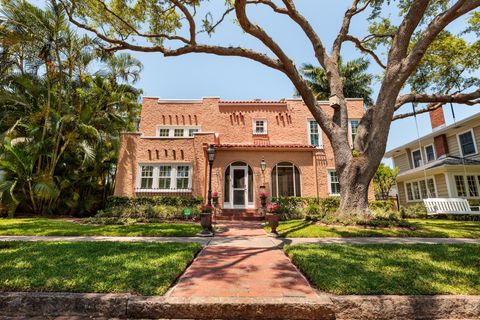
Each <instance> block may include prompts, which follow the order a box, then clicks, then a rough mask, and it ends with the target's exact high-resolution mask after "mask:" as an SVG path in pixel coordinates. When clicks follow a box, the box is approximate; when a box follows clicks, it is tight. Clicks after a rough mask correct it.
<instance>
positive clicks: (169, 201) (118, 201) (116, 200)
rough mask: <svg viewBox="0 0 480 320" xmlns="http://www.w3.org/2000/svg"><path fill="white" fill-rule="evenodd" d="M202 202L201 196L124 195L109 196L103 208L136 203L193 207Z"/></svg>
mask: <svg viewBox="0 0 480 320" xmlns="http://www.w3.org/2000/svg"><path fill="white" fill-rule="evenodd" d="M202 203H203V198H202V197H181V196H155V197H124V196H111V197H108V198H107V201H106V204H105V208H106V209H109V208H112V207H119V206H121V207H127V206H137V205H152V206H155V205H166V206H176V207H184V208H185V207H187V208H190V207H195V206H198V205H201V204H202Z"/></svg>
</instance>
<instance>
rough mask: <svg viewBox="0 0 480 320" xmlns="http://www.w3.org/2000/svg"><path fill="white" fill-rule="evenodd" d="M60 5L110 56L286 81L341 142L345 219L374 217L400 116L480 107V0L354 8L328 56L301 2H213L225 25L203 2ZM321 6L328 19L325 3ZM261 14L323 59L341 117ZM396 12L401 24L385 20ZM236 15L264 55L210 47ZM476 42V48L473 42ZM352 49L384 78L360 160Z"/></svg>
mask: <svg viewBox="0 0 480 320" xmlns="http://www.w3.org/2000/svg"><path fill="white" fill-rule="evenodd" d="M58 1H60V2H61V3H62V4H63V5H64V6H65V7H66V8H67V11H68V14H69V17H70V20H71V22H73V23H74V24H75V25H77V26H78V27H81V28H83V29H86V30H88V31H90V32H92V33H94V34H96V36H97V37H98V38H99V39H101V40H103V41H104V42H105V43H106V44H107V45H106V47H107V48H106V49H107V50H112V51H117V50H134V51H142V52H159V53H162V54H163V55H164V56H165V57H172V56H180V55H185V54H189V53H207V54H213V55H219V56H238V57H243V58H247V59H250V60H254V61H257V62H259V63H261V64H263V65H265V66H267V67H269V68H272V69H275V70H277V71H278V72H281V73H283V74H284V75H286V76H287V77H288V79H289V80H290V81H291V82H292V84H293V85H294V87H295V89H296V91H297V92H298V94H299V95H300V96H301V97H302V99H303V100H304V102H305V104H306V105H307V107H308V108H309V110H310V111H311V113H312V114H313V116H314V118H315V119H316V120H317V121H318V123H319V124H320V126H321V128H322V130H323V131H324V133H325V134H326V135H327V137H328V138H329V139H330V141H331V142H332V145H333V151H334V155H335V165H336V169H337V173H338V175H339V179H340V185H341V206H340V212H342V213H344V214H358V213H362V212H365V211H366V210H368V206H367V194H368V186H369V184H370V181H371V179H372V177H373V175H374V174H375V171H376V169H377V167H378V165H379V164H380V161H381V160H382V157H383V154H384V152H385V147H386V142H387V136H388V132H389V129H390V124H391V122H392V121H393V120H395V119H398V118H402V117H405V116H408V115H410V114H408V113H407V114H406V115H402V114H398V112H397V113H396V111H397V110H399V109H400V108H402V106H404V105H405V104H407V103H410V102H415V103H424V104H425V105H424V107H423V109H422V110H419V111H418V112H419V113H421V112H427V111H428V110H431V109H434V108H438V107H440V106H441V105H442V104H444V103H449V102H454V103H460V104H475V103H477V102H479V98H480V89H479V86H478V79H477V78H476V77H475V74H474V70H475V69H476V68H477V67H478V61H479V60H480V59H479V57H478V55H479V54H478V52H479V50H478V49H479V45H478V41H476V40H475V39H477V38H478V35H479V32H480V13H479V11H478V8H479V6H480V0H398V1H391V0H353V1H352V2H351V5H350V7H349V8H348V10H346V12H345V14H344V16H343V17H342V21H341V23H340V24H341V26H340V29H339V31H338V33H337V34H336V37H335V40H334V41H333V44H332V46H331V48H329V49H327V47H326V45H325V43H324V42H323V41H322V39H321V38H320V36H319V35H318V33H317V32H316V30H315V29H314V28H313V26H312V24H311V23H310V21H309V20H308V19H307V18H306V17H305V16H304V15H303V14H302V12H300V11H299V10H298V9H297V7H296V5H295V3H294V1H293V0H230V1H214V2H213V3H212V2H210V3H209V5H210V6H211V5H214V6H216V7H221V8H218V10H217V9H216V10H215V12H218V11H219V10H220V9H221V10H222V13H221V14H220V15H219V16H218V17H213V16H212V14H211V13H207V14H205V9H204V8H205V5H206V2H207V1H201V0H128V1H127V0H58ZM317 2H318V10H319V11H320V10H322V8H321V7H322V6H324V5H325V4H324V2H323V1H317ZM253 6H262V7H265V8H267V9H269V10H271V13H272V15H279V16H282V17H284V18H285V19H287V20H286V21H288V22H290V23H291V24H293V25H296V26H297V27H298V28H299V29H300V30H301V31H302V32H303V34H304V36H305V38H306V39H307V40H308V42H309V45H307V46H306V47H305V50H311V51H312V52H313V53H314V56H315V57H316V60H317V61H318V64H319V65H320V66H321V67H322V68H323V69H324V70H325V73H326V76H327V80H328V85H329V88H330V92H331V94H332V95H335V96H336V97H337V98H338V101H337V103H335V104H333V103H332V107H333V108H334V112H333V116H329V115H328V114H327V113H326V112H325V111H324V110H322V109H321V108H319V107H318V104H317V100H316V96H315V94H314V92H313V91H312V89H311V87H310V86H309V85H308V82H307V81H306V80H305V79H304V78H303V77H302V74H301V72H300V70H299V67H298V66H297V65H296V64H295V63H294V61H292V59H291V57H290V56H289V55H288V54H287V52H286V51H285V50H284V48H283V47H282V46H281V45H280V44H279V42H278V41H277V40H275V39H274V38H273V37H272V35H271V34H269V33H268V32H267V31H266V29H265V28H264V27H262V26H260V25H259V24H257V23H255V22H254V21H252V17H251V14H250V15H249V13H251V11H249V9H250V8H251V7H253ZM387 7H388V8H387ZM386 9H388V10H386ZM392 10H395V11H396V12H397V13H398V19H397V18H395V19H392V20H390V19H389V18H388V17H387V16H384V12H391V11H392ZM207 11H208V9H207ZM200 12H203V14H200ZM229 15H235V18H236V22H237V25H238V26H239V28H241V30H242V31H243V32H244V33H245V34H246V35H248V36H251V37H253V38H256V39H258V40H259V41H260V42H261V43H262V44H263V45H264V47H265V51H264V52H263V51H256V50H253V49H249V48H244V47H241V46H222V45H220V44H219V45H212V44H210V43H211V42H212V41H202V40H205V37H202V36H201V34H202V33H205V34H208V35H211V34H212V33H213V32H214V31H215V30H217V29H218V28H221V27H222V26H223V25H224V24H225V23H228V19H227V17H228V16H229ZM355 18H357V19H368V21H369V23H370V28H369V30H368V32H366V34H364V35H358V34H355V32H353V31H352V30H351V28H350V26H351V23H352V20H353V19H355ZM456 20H459V21H462V22H463V24H464V25H465V28H464V29H465V30H463V31H464V32H462V33H458V34H453V33H451V32H449V25H450V24H452V22H454V21H456ZM472 35H473V36H474V40H473V41H472V40H470V41H467V39H471V38H472ZM346 42H350V43H352V44H353V45H354V46H355V47H356V48H357V49H358V51H359V55H365V56H367V57H368V58H370V59H371V60H372V61H374V62H375V63H376V64H378V65H379V66H380V69H381V70H382V71H381V72H380V73H379V74H378V77H379V79H380V87H379V91H378V94H377V96H376V97H375V98H374V99H373V104H372V105H370V106H369V107H368V109H367V111H366V113H365V115H364V116H363V118H362V119H361V121H360V125H359V127H358V131H357V135H356V139H355V142H354V152H352V148H351V146H350V143H349V139H348V110H347V105H346V102H345V95H344V84H343V82H342V77H341V74H340V72H339V66H340V56H341V52H342V48H343V47H344V44H345V43H346ZM406 90H408V91H406Z"/></svg>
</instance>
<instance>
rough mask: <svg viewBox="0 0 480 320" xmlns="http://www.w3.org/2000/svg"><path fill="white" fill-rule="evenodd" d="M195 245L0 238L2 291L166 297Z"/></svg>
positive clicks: (192, 253)
mask: <svg viewBox="0 0 480 320" xmlns="http://www.w3.org/2000/svg"><path fill="white" fill-rule="evenodd" d="M198 250H200V245H198V244H196V243H123V242H19V241H18V242H17V241H12V242H0V291H59V292H101V293H113V292H115V293H126V292H129V293H134V294H142V295H162V294H164V293H165V292H166V291H167V290H168V288H169V287H170V285H171V284H172V282H173V281H174V280H175V279H176V278H177V277H178V276H179V275H180V274H181V273H182V272H183V270H184V269H185V268H186V267H187V265H188V264H189V263H190V261H192V260H193V258H194V256H195V254H196V252H198Z"/></svg>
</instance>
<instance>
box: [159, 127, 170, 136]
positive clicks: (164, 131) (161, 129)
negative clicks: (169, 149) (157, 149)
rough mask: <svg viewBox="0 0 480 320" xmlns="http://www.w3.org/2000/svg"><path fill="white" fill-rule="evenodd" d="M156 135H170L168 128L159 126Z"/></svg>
mask: <svg viewBox="0 0 480 320" xmlns="http://www.w3.org/2000/svg"><path fill="white" fill-rule="evenodd" d="M158 135H159V136H160V137H168V136H169V135H170V129H165V128H160V129H159V130H158Z"/></svg>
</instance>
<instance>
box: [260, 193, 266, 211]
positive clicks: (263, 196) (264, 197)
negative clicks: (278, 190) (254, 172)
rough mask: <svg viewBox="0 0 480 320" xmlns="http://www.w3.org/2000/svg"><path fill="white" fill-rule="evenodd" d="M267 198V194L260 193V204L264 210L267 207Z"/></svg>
mask: <svg viewBox="0 0 480 320" xmlns="http://www.w3.org/2000/svg"><path fill="white" fill-rule="evenodd" d="M267 197H268V193H266V192H265V191H262V192H260V202H261V204H262V208H264V209H265V207H266V206H267Z"/></svg>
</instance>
